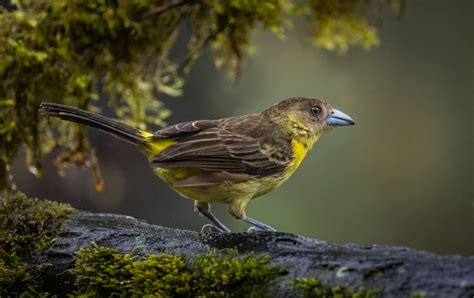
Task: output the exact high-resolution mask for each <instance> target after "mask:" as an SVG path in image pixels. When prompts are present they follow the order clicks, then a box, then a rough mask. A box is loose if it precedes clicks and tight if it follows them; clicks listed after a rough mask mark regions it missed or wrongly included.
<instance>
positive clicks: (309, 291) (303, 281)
mask: <svg viewBox="0 0 474 298" xmlns="http://www.w3.org/2000/svg"><path fill="white" fill-rule="evenodd" d="M291 286H292V287H293V288H294V289H295V290H296V291H297V292H298V293H300V294H301V295H302V296H303V297H321V298H332V297H334V298H376V297H379V296H380V290H379V289H367V288H365V287H358V288H356V289H355V290H350V289H346V288H344V287H342V286H337V285H336V286H327V285H323V284H322V283H321V281H320V280H319V279H317V278H313V277H306V278H300V279H297V280H296V281H294V282H293V283H292V285H291Z"/></svg>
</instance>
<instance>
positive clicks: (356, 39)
mask: <svg viewBox="0 0 474 298" xmlns="http://www.w3.org/2000/svg"><path fill="white" fill-rule="evenodd" d="M401 1H403V0H330V1H329V0H308V1H294V2H293V1H289V0H286V1H285V0H231V1H219V0H202V1H197V0H154V1H148V0H96V1H54V0H42V1H35V0H12V1H11V2H8V4H3V6H2V5H1V4H0V57H1V59H0V108H1V109H0V189H2V190H5V189H7V190H11V189H12V188H13V187H14V186H13V183H12V179H11V175H10V173H9V171H10V164H11V162H12V160H13V159H14V157H15V155H16V153H17V151H18V149H19V148H20V146H22V145H23V146H24V147H25V148H26V152H27V165H28V168H29V170H30V171H31V172H32V173H33V174H35V175H37V176H40V175H41V173H42V170H41V164H40V159H41V156H42V155H43V154H44V153H47V152H49V151H50V150H51V149H52V148H53V147H55V146H63V147H65V148H66V150H65V152H64V153H63V154H62V155H61V156H60V157H59V158H58V159H57V163H56V164H57V165H58V167H59V170H60V173H61V171H62V170H63V169H64V167H66V166H69V165H76V166H85V167H88V168H90V169H91V170H92V171H93V172H94V173H95V175H96V177H97V188H98V189H100V188H101V187H102V180H101V176H100V171H99V167H98V165H97V159H96V157H95V154H94V150H93V149H92V148H91V146H90V144H89V142H88V140H87V138H86V133H85V129H84V128H83V127H79V126H77V125H70V124H67V123H64V122H54V125H52V123H50V122H48V121H47V120H46V119H39V117H38V114H37V108H38V105H39V103H40V102H41V101H54V102H57V103H63V104H68V105H73V106H77V107H80V108H84V109H90V110H95V111H98V110H99V109H98V107H97V105H95V104H96V103H97V101H98V100H99V98H107V99H108V104H109V106H110V107H111V108H112V109H113V111H114V112H115V114H116V116H117V118H119V119H121V120H122V121H124V122H126V123H128V124H131V125H134V126H137V127H140V128H142V129H145V128H146V126H147V125H150V124H152V125H164V122H163V120H164V119H165V118H166V117H167V116H168V115H169V114H170V112H169V111H168V110H167V109H166V108H165V107H164V106H163V103H162V102H161V101H160V100H159V98H158V96H160V94H168V95H171V96H179V95H180V94H181V92H182V87H183V84H184V79H185V78H186V75H187V74H188V73H189V71H190V69H191V67H192V65H193V63H194V62H195V61H196V59H197V58H198V57H199V56H200V55H201V54H202V52H203V50H204V49H205V48H207V47H210V48H211V50H212V53H213V55H214V61H215V64H216V66H217V67H220V68H222V69H223V70H225V72H226V73H227V74H228V75H229V76H230V77H232V78H234V77H236V76H238V75H239V73H240V68H241V62H242V59H243V58H245V57H246V56H247V55H248V54H249V53H251V51H252V43H251V34H252V32H254V31H255V30H256V29H258V28H263V30H264V31H270V32H272V33H274V34H276V35H277V36H278V37H279V38H282V39H283V38H284V36H285V31H286V30H287V29H288V28H290V27H291V26H290V25H291V21H292V20H294V19H295V17H296V16H299V17H303V18H305V19H306V20H307V21H308V22H309V23H310V25H311V28H312V31H311V32H310V36H311V38H312V39H313V40H314V42H315V44H316V45H317V46H319V47H323V48H325V49H328V50H334V51H336V52H339V53H344V52H345V51H347V49H348V48H349V47H351V46H355V45H358V46H363V47H364V48H370V47H371V46H373V45H376V44H377V43H378V39H377V34H376V29H375V27H374V26H373V25H371V22H372V21H373V20H374V19H377V18H380V16H381V11H382V9H383V8H385V7H390V8H392V9H394V10H396V11H400V5H401ZM3 2H5V1H3ZM0 3H2V2H0ZM182 29H188V30H187V32H184V34H183V36H185V39H186V42H185V43H184V45H182V44H181V43H177V42H176V41H177V36H178V33H179V31H180V30H182ZM183 31H184V30H183ZM179 47H185V51H184V52H185V54H184V55H182V56H181V57H175V56H177V55H173V59H172V58H171V56H172V55H171V52H172V50H173V52H180V51H179ZM178 56H179V55H178ZM102 95H104V96H102Z"/></svg>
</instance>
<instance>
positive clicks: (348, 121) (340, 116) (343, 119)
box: [326, 109, 355, 126]
mask: <svg viewBox="0 0 474 298" xmlns="http://www.w3.org/2000/svg"><path fill="white" fill-rule="evenodd" d="M326 124H327V125H331V126H345V125H354V124H355V123H354V120H352V118H351V117H349V115H346V114H344V113H343V112H341V111H338V110H336V109H333V110H332V113H331V114H329V116H327V117H326Z"/></svg>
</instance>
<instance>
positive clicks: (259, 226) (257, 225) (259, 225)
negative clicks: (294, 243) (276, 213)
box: [242, 216, 276, 232]
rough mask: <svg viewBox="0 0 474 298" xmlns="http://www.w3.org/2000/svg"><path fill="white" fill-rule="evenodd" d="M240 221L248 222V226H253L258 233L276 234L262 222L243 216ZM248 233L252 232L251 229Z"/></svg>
mask: <svg viewBox="0 0 474 298" xmlns="http://www.w3.org/2000/svg"><path fill="white" fill-rule="evenodd" d="M242 220H243V221H246V222H248V223H249V224H251V225H252V226H254V227H255V229H257V230H259V231H269V232H276V230H275V229H274V228H272V227H270V226H269V225H266V224H264V223H263V222H260V221H258V220H256V219H253V218H251V217H248V216H245V217H244V219H242ZM249 231H252V228H250V229H249Z"/></svg>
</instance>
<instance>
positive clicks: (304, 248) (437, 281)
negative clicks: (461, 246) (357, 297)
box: [42, 212, 474, 297]
mask: <svg viewBox="0 0 474 298" xmlns="http://www.w3.org/2000/svg"><path fill="white" fill-rule="evenodd" d="M91 242H95V243H97V244H99V245H104V246H108V247H115V248H118V249H119V250H120V251H121V252H130V251H131V250H132V249H134V251H135V253H137V254H140V255H142V254H147V253H170V254H184V255H185V256H187V257H191V256H195V255H197V254H199V253H201V252H204V251H208V250H209V249H211V248H214V249H225V248H235V249H237V250H238V251H239V254H246V253H250V252H256V253H257V254H259V253H266V254H268V255H269V256H270V258H271V261H272V263H274V264H280V265H282V266H284V267H285V268H286V270H287V274H285V275H284V276H282V277H281V278H279V279H278V280H277V281H275V283H274V284H273V285H272V287H271V288H272V290H271V291H272V292H274V294H275V296H278V297H285V296H292V295H294V293H295V292H294V290H293V289H291V288H290V287H289V286H288V284H289V282H290V281H292V280H294V279H296V278H300V277H316V278H318V279H320V280H321V281H322V283H323V284H324V285H328V286H335V285H339V286H344V287H346V288H355V287H357V286H361V285H363V286H365V287H366V288H372V289H380V290H381V294H382V296H383V297H410V296H411V295H413V294H414V293H417V292H424V293H425V295H426V297H473V295H474V257H464V256H440V255H435V254H433V253H429V252H424V251H416V250H412V249H409V248H404V247H391V246H378V245H372V246H360V245H355V244H331V243H327V242H324V241H320V240H315V239H310V238H306V237H303V236H298V235H293V234H286V233H272V232H265V233H232V234H227V235H219V234H215V233H205V234H200V233H197V232H192V231H183V230H175V229H170V228H165V227H161V226H156V225H150V224H148V223H146V222H144V221H140V220H137V219H135V218H132V217H128V216H122V215H114V214H94V213H88V212H78V213H77V214H74V215H73V216H72V222H71V223H70V224H68V225H67V226H66V231H65V232H64V233H62V234H61V236H60V237H59V238H58V240H57V241H56V243H55V245H54V246H53V247H52V248H51V249H50V250H48V251H47V252H46V254H45V255H44V258H45V259H44V260H43V261H46V262H48V263H51V264H52V265H51V266H49V267H48V269H47V270H46V271H45V272H44V274H43V275H42V278H43V281H44V282H45V285H46V290H49V291H50V292H52V293H58V294H61V293H66V292H70V290H71V289H72V280H73V276H72V275H71V274H70V273H68V272H67V270H66V269H68V268H70V267H71V265H72V261H73V259H74V256H75V255H74V252H75V251H77V250H78V249H80V248H83V247H88V246H90V245H91Z"/></svg>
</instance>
